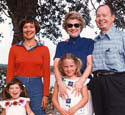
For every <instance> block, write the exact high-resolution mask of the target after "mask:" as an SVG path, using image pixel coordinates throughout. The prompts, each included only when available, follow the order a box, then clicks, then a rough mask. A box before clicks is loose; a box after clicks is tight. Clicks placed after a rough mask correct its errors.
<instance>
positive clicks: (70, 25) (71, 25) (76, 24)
mask: <svg viewBox="0 0 125 115" xmlns="http://www.w3.org/2000/svg"><path fill="white" fill-rule="evenodd" d="M73 26H74V27H75V28H79V27H80V24H78V23H75V24H67V27H68V28H72V27H73Z"/></svg>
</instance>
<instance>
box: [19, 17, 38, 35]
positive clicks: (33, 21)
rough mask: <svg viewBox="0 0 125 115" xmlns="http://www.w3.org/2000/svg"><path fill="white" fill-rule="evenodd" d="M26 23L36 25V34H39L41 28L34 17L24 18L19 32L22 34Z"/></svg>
mask: <svg viewBox="0 0 125 115" xmlns="http://www.w3.org/2000/svg"><path fill="white" fill-rule="evenodd" d="M26 23H34V25H35V28H36V33H38V32H39V31H40V26H39V23H38V21H37V20H36V19H35V18H34V17H31V16H27V17H25V18H23V19H22V20H20V22H19V31H20V32H21V33H22V32H23V26H24V25H25V24H26Z"/></svg>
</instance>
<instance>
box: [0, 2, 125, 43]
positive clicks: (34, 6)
mask: <svg viewBox="0 0 125 115" xmlns="http://www.w3.org/2000/svg"><path fill="white" fill-rule="evenodd" d="M96 1H97V2H98V3H101V2H102V1H104V3H108V4H110V5H112V6H113V7H114V9H115V11H116V20H115V24H116V26H117V27H120V28H125V24H124V23H125V0H96ZM89 2H90V3H91V4H92V5H93V7H94V10H96V7H95V6H94V3H93V0H0V22H1V23H2V22H4V21H5V20H4V19H3V18H2V17H1V15H2V14H5V15H6V16H7V17H9V18H10V19H11V20H12V25H13V31H14V34H13V44H14V43H16V42H17V41H20V40H22V39H23V38H22V35H21V34H20V33H19V28H18V23H19V21H20V20H21V19H22V18H23V17H25V16H34V17H35V18H37V20H38V21H39V22H40V26H41V31H40V33H39V35H38V36H39V38H42V37H46V38H49V39H50V40H51V41H53V43H56V42H58V41H59V40H60V39H59V38H61V37H62V34H61V30H60V28H59V26H60V25H61V22H62V19H63V18H64V15H65V14H66V13H67V12H68V11H71V10H76V11H79V12H80V13H81V14H82V15H83V17H84V18H85V20H86V23H87V25H90V20H91V17H90V9H89V5H88V3H89Z"/></svg>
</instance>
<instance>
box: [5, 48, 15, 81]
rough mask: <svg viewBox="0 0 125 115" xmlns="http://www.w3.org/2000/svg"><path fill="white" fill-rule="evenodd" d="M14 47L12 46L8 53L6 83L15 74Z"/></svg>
mask: <svg viewBox="0 0 125 115" xmlns="http://www.w3.org/2000/svg"><path fill="white" fill-rule="evenodd" d="M15 48H16V47H15V46H12V47H11V48H10V51H9V57H8V66H7V73H6V82H8V81H10V80H12V79H13V77H14V72H15V60H16V59H15V52H14V50H15Z"/></svg>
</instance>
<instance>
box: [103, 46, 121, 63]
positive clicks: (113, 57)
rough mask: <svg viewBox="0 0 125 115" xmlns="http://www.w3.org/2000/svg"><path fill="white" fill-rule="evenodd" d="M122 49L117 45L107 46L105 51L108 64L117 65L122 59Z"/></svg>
mask: <svg viewBox="0 0 125 115" xmlns="http://www.w3.org/2000/svg"><path fill="white" fill-rule="evenodd" d="M120 52H121V51H120V50H119V49H118V48H116V47H114V48H106V49H105V51H104V55H105V58H104V59H105V63H106V65H116V64H117V61H118V60H119V59H120Z"/></svg>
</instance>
